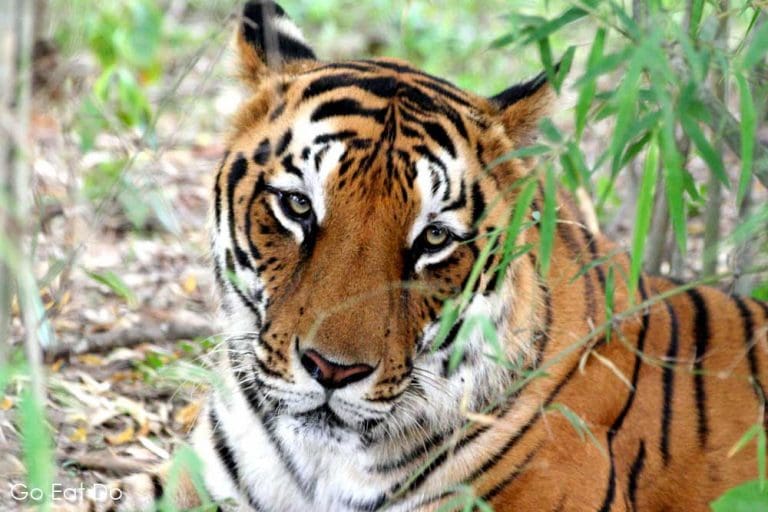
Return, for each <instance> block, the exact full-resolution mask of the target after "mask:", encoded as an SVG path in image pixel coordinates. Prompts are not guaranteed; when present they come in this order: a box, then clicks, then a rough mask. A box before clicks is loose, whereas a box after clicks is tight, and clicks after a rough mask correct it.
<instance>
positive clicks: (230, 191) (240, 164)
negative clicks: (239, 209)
mask: <svg viewBox="0 0 768 512" xmlns="http://www.w3.org/2000/svg"><path fill="white" fill-rule="evenodd" d="M246 172H248V161H247V160H246V159H245V157H244V156H243V155H242V153H239V154H238V155H237V158H236V159H235V161H234V162H232V165H231V166H230V167H229V175H228V176H227V220H228V223H229V236H230V238H231V239H232V244H233V245H236V241H235V240H236V238H237V237H236V236H235V188H237V184H238V183H240V180H242V179H243V178H244V177H245V174H246Z"/></svg>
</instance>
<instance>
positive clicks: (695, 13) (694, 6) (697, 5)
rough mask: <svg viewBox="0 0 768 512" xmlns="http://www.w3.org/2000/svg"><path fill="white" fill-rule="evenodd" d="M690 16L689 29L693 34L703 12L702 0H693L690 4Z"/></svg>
mask: <svg viewBox="0 0 768 512" xmlns="http://www.w3.org/2000/svg"><path fill="white" fill-rule="evenodd" d="M690 10H691V18H690V30H689V33H690V34H691V36H694V35H695V34H696V33H697V32H698V31H699V25H700V24H701V16H702V14H703V13H704V0H693V1H692V2H691V6H690Z"/></svg>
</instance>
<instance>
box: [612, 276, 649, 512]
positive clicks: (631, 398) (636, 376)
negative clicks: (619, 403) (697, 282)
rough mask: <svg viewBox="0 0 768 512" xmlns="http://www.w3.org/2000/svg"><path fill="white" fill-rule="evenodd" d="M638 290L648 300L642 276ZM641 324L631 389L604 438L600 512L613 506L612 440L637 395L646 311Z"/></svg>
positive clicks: (647, 320)
mask: <svg viewBox="0 0 768 512" xmlns="http://www.w3.org/2000/svg"><path fill="white" fill-rule="evenodd" d="M638 290H639V291H640V299H641V302H645V301H646V300H647V298H648V295H647V293H646V291H645V284H644V283H643V278H642V276H640V280H639V281H638ZM642 322H643V323H642V326H641V327H640V332H639V333H638V334H637V346H636V347H635V364H634V367H633V368H632V389H630V390H629V395H628V396H627V400H626V401H625V402H624V407H622V408H621V411H620V412H619V415H618V416H616V419H615V420H614V421H613V424H612V425H611V428H610V429H609V430H608V434H607V436H606V437H607V440H608V457H609V459H610V464H611V466H610V471H609V475H608V487H607V489H606V491H605V497H604V498H603V504H602V506H601V507H600V512H607V511H608V510H610V509H611V505H612V504H613V500H614V498H615V497H616V461H615V459H614V457H613V440H614V438H615V437H616V434H617V433H618V432H619V430H620V429H621V427H622V425H624V419H625V418H626V417H627V414H628V413H629V410H630V408H631V407H632V404H633V403H634V401H635V395H636V394H637V383H638V380H639V377H640V367H641V363H642V361H643V359H642V355H643V350H644V349H645V338H646V335H647V334H648V325H649V323H650V313H649V312H648V311H647V310H646V311H645V312H644V313H643V320H642Z"/></svg>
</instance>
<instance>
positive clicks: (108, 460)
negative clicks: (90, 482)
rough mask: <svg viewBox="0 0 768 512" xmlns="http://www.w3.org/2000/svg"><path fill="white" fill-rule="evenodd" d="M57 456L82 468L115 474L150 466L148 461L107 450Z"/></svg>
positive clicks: (137, 470)
mask: <svg viewBox="0 0 768 512" xmlns="http://www.w3.org/2000/svg"><path fill="white" fill-rule="evenodd" d="M57 458H58V459H59V461H61V462H71V463H74V464H76V465H77V466H79V467H80V468H83V469H95V470H97V471H108V472H110V473H112V474H115V475H127V474H131V473H139V472H142V471H146V470H147V469H149V468H150V467H151V463H149V462H141V461H137V460H136V457H121V456H119V455H115V454H114V453H112V452H111V451H109V450H99V451H95V452H88V453H80V454H71V453H68V454H64V453H59V454H58V455H57Z"/></svg>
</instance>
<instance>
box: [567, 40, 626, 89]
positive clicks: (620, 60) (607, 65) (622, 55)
mask: <svg viewBox="0 0 768 512" xmlns="http://www.w3.org/2000/svg"><path fill="white" fill-rule="evenodd" d="M634 51H635V47H633V46H627V47H626V48H624V49H623V50H621V51H619V52H616V53H608V54H605V55H603V56H602V57H601V58H600V60H599V61H598V62H596V63H595V65H594V66H592V67H590V68H588V69H587V70H586V71H585V72H584V74H583V75H582V76H581V77H579V79H578V80H576V82H575V83H574V86H575V87H581V86H583V85H584V83H585V82H588V81H590V80H594V79H596V78H598V77H600V76H602V75H605V74H606V73H611V72H612V71H615V70H616V68H618V67H619V66H621V65H622V64H624V63H626V62H627V61H628V60H629V59H631V58H632V54H633V53H634Z"/></svg>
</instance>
